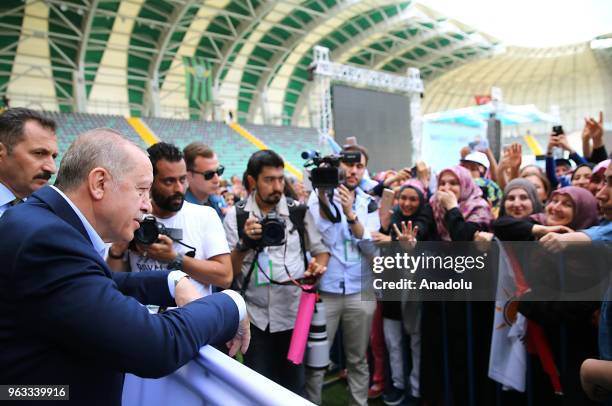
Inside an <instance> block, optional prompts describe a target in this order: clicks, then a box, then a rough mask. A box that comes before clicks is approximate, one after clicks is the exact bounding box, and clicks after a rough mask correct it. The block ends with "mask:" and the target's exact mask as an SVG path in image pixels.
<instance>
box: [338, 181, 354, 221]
mask: <svg viewBox="0 0 612 406" xmlns="http://www.w3.org/2000/svg"><path fill="white" fill-rule="evenodd" d="M338 196H339V197H340V204H341V205H342V211H344V215H345V216H347V217H349V215H350V214H351V213H352V212H353V202H354V201H355V196H354V194H353V192H351V191H350V190H348V188H347V187H346V186H344V185H340V186H338Z"/></svg>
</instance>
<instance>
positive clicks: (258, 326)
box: [224, 150, 329, 396]
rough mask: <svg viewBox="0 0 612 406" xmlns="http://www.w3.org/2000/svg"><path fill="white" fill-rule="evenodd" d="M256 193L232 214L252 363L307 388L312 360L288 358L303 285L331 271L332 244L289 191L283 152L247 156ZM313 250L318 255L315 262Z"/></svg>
mask: <svg viewBox="0 0 612 406" xmlns="http://www.w3.org/2000/svg"><path fill="white" fill-rule="evenodd" d="M245 174H246V180H247V181H248V188H249V190H250V191H251V193H250V195H249V197H248V198H247V199H246V200H243V201H241V202H239V203H237V204H236V205H235V206H234V207H232V208H231V209H230V211H229V212H228V213H227V215H226V216H225V222H224V226H225V232H226V234H227V238H228V242H229V245H230V247H231V248H232V252H231V257H232V266H233V269H234V275H235V276H236V280H237V283H238V285H239V287H240V288H241V292H242V293H243V295H244V298H245V300H246V302H247V303H248V306H247V308H248V313H249V317H250V319H251V324H252V325H251V332H252V342H253V345H252V346H251V350H250V351H249V353H248V354H245V356H244V364H245V365H247V366H248V367H250V368H252V369H254V370H255V371H257V372H259V373H260V374H262V375H264V376H266V377H268V378H269V379H272V380H273V381H275V382H277V383H278V384H280V385H282V386H284V387H286V388H287V389H289V390H291V391H293V392H295V393H297V394H299V395H302V396H303V395H304V383H305V376H304V367H303V365H294V364H292V363H291V362H289V361H288V360H287V352H288V350H289V344H290V341H291V336H292V333H293V327H294V325H295V319H296V316H297V311H298V304H299V301H300V295H301V292H302V290H301V289H300V287H299V286H296V285H300V279H301V278H308V279H310V281H308V282H309V283H310V284H312V283H313V282H315V281H316V280H317V279H318V277H319V276H320V275H321V274H322V273H323V272H325V266H326V265H327V261H328V260H329V254H328V250H327V248H326V247H325V245H324V244H323V242H322V239H321V235H320V234H319V231H318V230H317V228H316V226H315V224H314V221H313V218H312V216H311V214H310V213H309V212H308V209H307V207H306V206H303V205H300V204H299V203H298V202H296V201H294V200H293V199H290V198H288V197H286V196H285V195H284V193H283V189H284V186H285V177H284V162H283V159H282V158H281V157H280V156H279V155H278V154H276V153H275V152H273V151H270V150H264V151H257V152H255V153H254V154H253V155H251V157H250V159H249V162H248V164H247V170H246V173H245ZM305 251H309V252H310V254H311V255H312V257H313V259H312V260H311V261H310V262H307V260H306V256H305V254H306V253H305Z"/></svg>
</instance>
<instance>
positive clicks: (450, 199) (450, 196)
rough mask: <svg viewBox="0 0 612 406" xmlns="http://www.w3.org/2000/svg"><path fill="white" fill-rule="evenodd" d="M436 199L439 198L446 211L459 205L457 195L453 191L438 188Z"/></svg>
mask: <svg viewBox="0 0 612 406" xmlns="http://www.w3.org/2000/svg"><path fill="white" fill-rule="evenodd" d="M436 199H438V202H439V203H440V205H441V206H442V207H443V208H444V209H445V210H446V211H449V210H450V209H452V208H455V207H457V206H458V205H459V203H458V202H457V196H455V194H454V193H452V192H445V191H444V190H438V191H437V192H436Z"/></svg>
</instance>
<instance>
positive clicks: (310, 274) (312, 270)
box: [304, 258, 327, 278]
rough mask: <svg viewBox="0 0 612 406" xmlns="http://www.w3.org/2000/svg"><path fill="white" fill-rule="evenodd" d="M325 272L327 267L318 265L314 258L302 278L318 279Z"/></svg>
mask: <svg viewBox="0 0 612 406" xmlns="http://www.w3.org/2000/svg"><path fill="white" fill-rule="evenodd" d="M325 271H327V267H326V266H323V265H321V264H319V263H318V262H317V261H316V260H315V259H314V258H312V259H311V260H310V262H309V263H308V268H307V269H306V270H305V271H304V278H319V277H321V276H323V274H324V273H325Z"/></svg>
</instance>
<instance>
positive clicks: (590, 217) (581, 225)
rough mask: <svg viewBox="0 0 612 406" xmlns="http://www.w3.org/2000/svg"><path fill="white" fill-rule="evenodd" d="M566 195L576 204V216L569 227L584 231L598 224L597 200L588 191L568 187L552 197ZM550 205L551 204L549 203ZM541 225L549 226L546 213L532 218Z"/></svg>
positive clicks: (556, 192)
mask: <svg viewBox="0 0 612 406" xmlns="http://www.w3.org/2000/svg"><path fill="white" fill-rule="evenodd" d="M558 194H564V195H566V196H569V198H570V199H572V203H574V216H573V218H572V221H571V222H570V223H569V224H568V225H567V226H568V227H569V228H571V229H572V230H584V229H585V228H589V227H592V226H594V225H595V224H597V216H598V214H597V199H595V197H594V196H593V195H592V194H591V192H589V191H588V190H586V189H584V188H581V187H578V186H566V187H562V188H560V189H557V190H555V191H554V192H552V194H551V195H550V197H551V199H552V197H553V196H554V195H558ZM549 204H550V203H549ZM530 217H531V218H532V219H534V220H535V221H537V222H538V223H540V224H544V225H547V221H546V213H538V214H534V215H532V216H530Z"/></svg>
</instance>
